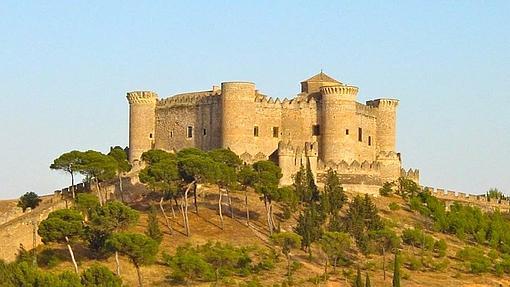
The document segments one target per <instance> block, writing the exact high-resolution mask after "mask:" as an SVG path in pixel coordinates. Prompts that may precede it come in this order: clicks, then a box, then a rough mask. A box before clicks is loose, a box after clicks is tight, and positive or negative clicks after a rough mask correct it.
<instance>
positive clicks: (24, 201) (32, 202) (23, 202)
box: [17, 191, 42, 266]
mask: <svg viewBox="0 0 510 287" xmlns="http://www.w3.org/2000/svg"><path fill="white" fill-rule="evenodd" d="M41 201H42V199H40V198H39V195H37V193H35V192H33V191H30V192H27V193H25V194H23V195H22V196H21V197H20V198H19V200H18V204H17V206H18V207H21V209H22V210H23V212H25V211H26V210H27V209H28V208H30V210H32V211H33V210H34V209H35V208H36V207H38V206H39V203H41ZM31 223H32V256H33V264H34V266H35V265H36V264H37V257H36V256H37V253H36V252H35V247H36V246H37V241H36V232H37V217H35V216H33V217H32V220H31Z"/></svg>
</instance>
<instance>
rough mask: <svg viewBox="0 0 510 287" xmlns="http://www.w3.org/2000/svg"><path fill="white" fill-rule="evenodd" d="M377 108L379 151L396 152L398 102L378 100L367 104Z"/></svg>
mask: <svg viewBox="0 0 510 287" xmlns="http://www.w3.org/2000/svg"><path fill="white" fill-rule="evenodd" d="M367 105H368V106H372V107H376V108H377V134H376V136H377V149H378V152H381V151H383V152H390V151H393V152H395V151H396V136H397V132H396V131H397V106H398V100H395V99H377V100H373V101H368V102H367Z"/></svg>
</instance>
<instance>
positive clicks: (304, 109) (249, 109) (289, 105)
mask: <svg viewBox="0 0 510 287" xmlns="http://www.w3.org/2000/svg"><path fill="white" fill-rule="evenodd" d="M358 92H359V89H358V87H355V86H351V85H346V84H343V83H342V82H339V81H337V80H335V79H333V78H331V77H329V76H327V75H326V74H324V73H322V72H321V73H319V74H317V75H315V76H313V77H311V78H309V79H307V80H305V81H303V82H301V92H300V93H299V94H297V95H296V96H295V97H293V98H290V99H287V98H284V99H281V98H279V97H271V96H268V95H266V94H264V93H261V92H260V91H259V90H258V89H257V88H256V86H255V84H254V83H251V82H223V83H221V86H216V85H215V86H213V87H212V90H208V91H198V92H189V93H181V94H177V95H174V96H171V97H169V98H166V99H162V100H159V99H158V98H157V95H156V94H155V93H154V92H145V91H141V92H140V91H138V92H131V93H128V102H129V103H130V110H131V113H130V146H129V148H130V157H129V159H130V161H131V162H133V163H135V162H137V161H139V159H140V156H141V154H142V153H143V152H144V151H146V150H149V149H152V148H157V149H163V150H173V151H178V150H180V149H182V148H187V147H197V148H201V149H204V150H210V149H214V148H228V149H231V150H232V151H234V152H235V153H236V154H238V155H239V156H240V158H241V159H242V160H243V161H244V162H247V163H252V162H255V161H258V160H267V159H270V160H274V161H277V162H278V164H279V165H280V167H281V168H282V173H283V174H284V179H282V181H281V183H282V184H289V183H290V182H291V179H292V175H293V174H294V173H295V172H297V171H298V170H299V167H300V166H301V165H305V164H307V165H309V166H310V168H311V170H312V172H313V173H314V175H316V177H318V175H319V174H321V173H323V172H324V171H325V170H326V169H329V168H333V169H335V170H337V172H338V173H339V174H340V175H341V176H343V177H342V178H343V179H344V180H345V181H346V182H348V183H349V184H350V185H355V184H356V182H358V183H359V184H365V185H366V184H368V183H370V186H371V187H370V188H373V187H374V186H376V185H382V183H384V182H385V181H393V180H396V179H397V178H398V177H399V176H401V175H405V176H406V177H408V178H410V179H412V180H414V181H416V182H418V181H419V173H418V171H417V170H408V171H405V170H404V171H401V168H402V164H401V157H400V154H399V153H398V152H397V151H396V146H395V141H396V128H395V122H396V107H397V104H398V101H397V100H391V99H378V100H374V101H368V102H367V104H366V105H364V104H362V103H359V102H357V101H356V98H357V95H358Z"/></svg>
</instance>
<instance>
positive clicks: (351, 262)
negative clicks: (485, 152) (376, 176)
mask: <svg viewBox="0 0 510 287" xmlns="http://www.w3.org/2000/svg"><path fill="white" fill-rule="evenodd" d="M199 191H200V192H199V197H198V207H199V212H198V214H196V213H195V212H194V211H192V212H190V216H189V220H190V227H191V236H190V237H188V236H186V235H185V233H184V228H183V222H182V218H181V216H179V214H178V208H175V209H176V213H177V214H176V217H173V216H172V215H171V212H169V211H168V210H170V205H169V204H170V203H167V204H166V209H167V213H169V219H170V223H171V225H172V226H173V228H174V232H173V233H172V234H170V232H169V230H168V229H167V228H165V220H164V219H163V217H162V216H161V214H158V218H159V225H160V227H161V229H162V230H163V233H164V235H163V240H162V243H161V246H160V253H159V255H158V261H157V263H156V264H153V265H149V266H143V267H142V273H143V276H144V282H145V284H146V286H171V285H178V284H177V283H172V281H171V279H170V275H171V274H172V268H170V267H168V266H166V265H165V264H164V262H163V257H162V254H164V253H166V254H170V255H172V254H175V252H176V250H177V248H178V247H179V246H184V245H186V244H191V245H192V246H197V245H202V244H206V243H207V242H208V241H218V242H223V243H229V244H232V245H234V246H256V247H258V248H260V249H261V250H265V251H267V252H270V250H271V249H275V250H276V253H277V254H279V256H278V258H277V259H275V261H274V262H275V264H274V267H271V268H268V269H267V270H262V271H259V272H254V273H253V274H249V275H247V276H236V275H233V276H226V277H225V278H223V279H222V280H220V281H219V283H218V284H217V285H216V286H237V285H239V286H282V285H281V284H282V283H284V282H285V281H286V276H285V274H286V260H285V258H284V256H283V255H281V254H280V253H279V249H278V248H275V246H273V244H272V243H271V241H270V239H269V232H268V229H267V226H266V225H267V224H266V219H265V213H266V212H265V208H264V203H263V201H261V200H260V199H259V196H258V195H257V194H256V193H254V192H253V191H250V192H248V195H249V196H248V201H249V206H250V219H251V221H250V226H247V224H246V219H245V217H246V216H245V211H244V192H242V191H234V192H231V193H230V195H231V196H232V205H233V211H234V212H233V218H232V214H231V213H230V209H229V208H228V201H227V200H226V201H225V203H224V206H223V213H224V228H223V229H221V222H220V219H219V216H218V189H217V187H216V186H214V185H211V186H203V187H201V188H200V189H199ZM144 194H145V196H144V197H139V198H140V199H139V200H138V201H135V202H131V203H130V205H131V206H132V207H133V208H135V209H136V210H138V211H140V213H141V218H140V221H139V223H138V224H137V225H136V226H135V227H134V228H133V229H132V231H136V232H140V233H143V232H144V231H145V230H146V226H147V209H148V207H149V205H150V204H157V201H158V200H157V197H155V194H154V193H150V192H149V191H146V192H145V193H144ZM354 196H355V195H354V194H348V197H349V199H350V200H352V198H353V197H354ZM132 197H133V198H134V197H136V196H133V195H132ZM373 202H374V203H375V204H376V206H377V208H378V210H379V215H380V216H381V217H382V218H383V220H384V222H385V224H386V225H389V226H391V227H392V228H393V229H394V230H395V232H396V233H397V234H398V235H399V236H401V234H402V232H403V231H404V230H405V229H406V228H422V229H423V231H424V233H425V234H427V235H429V236H431V237H432V238H434V240H440V239H442V240H444V241H445V242H446V245H447V249H446V254H445V256H444V257H443V256H441V257H439V256H437V255H436V254H434V253H433V252H428V251H427V252H424V251H422V250H421V249H420V248H419V247H417V246H415V247H413V246H411V245H408V244H405V243H402V244H401V248H400V250H401V251H400V254H401V259H402V270H401V274H402V286H441V287H442V286H501V285H500V284H502V286H508V284H510V280H509V279H508V277H505V276H497V275H494V274H493V273H494V272H493V271H492V268H493V267H490V268H489V269H490V270H489V271H484V272H481V273H477V274H473V273H472V272H471V271H470V270H469V267H466V262H464V261H463V260H462V259H460V258H459V257H458V253H459V251H460V250H462V249H463V248H465V247H466V246H471V245H475V243H472V242H466V241H465V240H461V239H459V238H458V237H457V236H455V235H450V234H444V233H440V232H435V231H433V230H431V229H430V226H431V225H433V221H432V220H431V219H430V218H427V217H426V216H423V215H421V214H420V213H419V212H416V211H413V210H412V209H411V208H410V203H409V200H408V199H407V200H405V199H402V198H401V197H400V196H397V195H392V196H390V197H376V198H373ZM390 207H391V208H390ZM190 209H191V210H193V208H190ZM346 209H347V207H343V208H342V214H345V212H346ZM275 214H276V218H277V221H279V222H280V229H281V231H292V230H293V229H294V228H295V226H296V220H297V217H298V214H299V211H296V212H295V213H294V214H293V216H292V217H291V218H290V219H288V220H284V219H283V209H282V206H281V205H277V206H276V207H275ZM477 245H478V244H477ZM478 246H479V247H480V248H481V249H482V250H483V251H484V252H485V253H486V254H488V253H489V251H490V248H489V247H488V246H484V245H483V244H482V245H478ZM48 250H50V251H48ZM312 251H313V258H312V259H310V258H309V256H308V254H307V252H304V251H302V250H299V249H293V250H292V252H291V258H292V260H294V261H295V262H296V263H295V264H294V268H295V271H294V272H293V279H292V282H293V283H294V286H351V284H352V282H353V280H354V278H355V275H356V269H357V267H358V266H359V267H360V269H361V271H362V274H363V278H364V277H365V274H366V273H368V275H369V277H370V280H371V283H372V286H391V276H392V271H391V270H390V269H391V268H389V267H391V266H393V255H391V254H387V255H386V266H387V269H388V270H387V272H386V279H384V278H383V256H382V255H381V254H378V253H377V252H375V253H370V254H364V253H363V252H361V251H360V250H359V248H358V247H356V246H353V247H352V248H351V249H350V250H349V252H348V255H347V258H348V260H347V262H346V263H345V264H344V265H343V266H339V267H338V268H337V269H336V271H334V272H333V271H331V270H330V274H329V278H328V279H327V280H323V278H321V276H322V275H323V274H324V263H325V256H324V254H323V252H321V251H320V248H319V247H318V246H317V244H314V245H313V246H312ZM38 252H39V254H40V255H39V260H40V261H46V266H42V267H41V268H43V269H44V270H47V271H49V272H61V271H63V270H69V271H72V270H73V266H72V263H71V262H70V260H69V259H68V258H69V255H68V253H67V250H66V248H65V246H63V245H59V244H50V245H44V246H40V247H39V248H38ZM268 254H269V253H268ZM75 255H76V257H77V260H78V261H79V265H80V269H81V270H83V269H85V268H87V267H89V266H92V265H93V264H94V263H96V262H100V263H101V264H104V265H106V266H108V268H110V269H111V270H115V258H114V256H110V257H108V258H102V259H95V258H94V257H95V256H96V255H95V254H92V253H91V252H90V250H89V249H87V248H86V244H85V243H83V242H82V243H77V244H75ZM48 262H49V263H48ZM40 265H44V264H40ZM120 265H121V268H122V280H123V282H124V284H125V285H127V286H136V284H137V277H136V272H135V269H134V267H133V265H132V264H131V263H130V261H129V260H128V259H127V258H125V257H123V256H121V257H120ZM248 282H252V283H251V284H253V285H242V284H247V283H248ZM254 282H257V284H260V285H256V284H255V283H254ZM276 284H278V285H276ZM284 284H285V283H284ZM210 285H211V282H201V281H200V280H188V281H187V283H186V286H210Z"/></svg>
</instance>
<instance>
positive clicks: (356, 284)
mask: <svg viewBox="0 0 510 287" xmlns="http://www.w3.org/2000/svg"><path fill="white" fill-rule="evenodd" d="M354 287H363V280H362V279H361V270H360V269H359V266H358V271H357V272H356V279H355V280H354Z"/></svg>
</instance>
